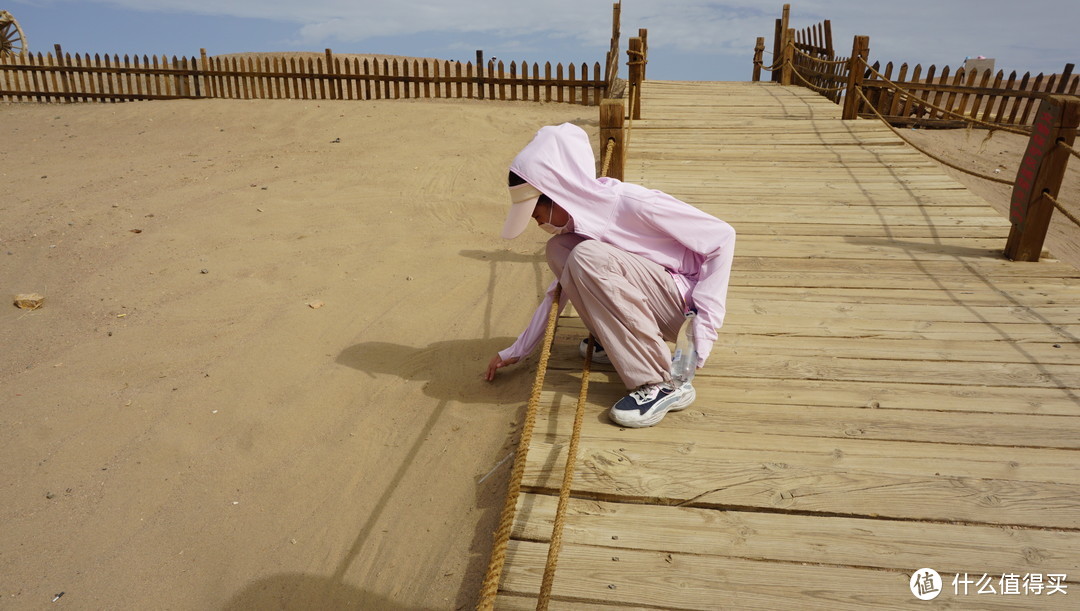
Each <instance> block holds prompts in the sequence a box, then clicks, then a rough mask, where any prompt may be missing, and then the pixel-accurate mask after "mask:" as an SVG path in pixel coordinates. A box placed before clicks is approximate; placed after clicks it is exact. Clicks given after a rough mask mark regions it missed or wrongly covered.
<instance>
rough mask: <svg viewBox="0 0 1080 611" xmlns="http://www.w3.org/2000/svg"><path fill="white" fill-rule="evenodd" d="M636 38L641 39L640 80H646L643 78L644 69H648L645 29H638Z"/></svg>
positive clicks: (646, 31) (647, 39)
mask: <svg viewBox="0 0 1080 611" xmlns="http://www.w3.org/2000/svg"><path fill="white" fill-rule="evenodd" d="M638 38H640V39H641V62H642V63H641V80H643V81H644V80H645V79H646V78H648V77H647V76H645V69H646V68H648V67H649V61H648V59H649V30H648V29H647V28H639V29H638Z"/></svg>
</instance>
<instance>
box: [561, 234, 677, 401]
mask: <svg viewBox="0 0 1080 611" xmlns="http://www.w3.org/2000/svg"><path fill="white" fill-rule="evenodd" d="M547 260H548V266H549V267H551V271H552V272H554V273H555V277H556V278H558V279H559V284H561V285H562V290H563V294H564V295H566V296H567V297H568V298H569V299H570V303H572V304H574V308H576V309H577V311H578V314H579V315H580V316H581V319H582V320H583V321H584V322H585V326H586V327H588V328H589V331H590V332H591V333H592V334H593V335H594V336H596V339H597V341H599V342H600V345H601V346H603V347H604V350H605V351H606V352H607V354H608V358H610V359H611V364H612V365H614V366H615V370H616V371H617V372H618V373H619V377H620V378H622V381H623V384H625V385H626V387H627V388H628V389H634V388H637V387H638V386H641V385H642V384H657V383H660V382H666V381H670V380H671V350H670V349H669V348H668V346H667V344H666V343H664V341H665V340H667V341H672V342H673V341H675V337H676V335H678V333H679V327H680V326H681V325H682V322H683V320H684V317H683V312H684V305H683V298H682V296H681V295H680V294H679V291H678V288H677V287H676V286H675V280H674V279H672V277H671V274H669V273H668V272H667V270H665V269H664V268H663V267H661V266H659V265H657V264H656V263H653V262H652V261H648V260H646V259H644V258H642V257H640V256H638V255H634V254H631V253H628V252H625V251H622V250H619V249H618V248H616V247H614V246H612V245H610V244H605V243H603V242H599V241H597V240H585V239H584V238H582V237H581V236H578V235H575V234H563V235H558V236H555V237H553V238H551V239H550V240H548V243H547Z"/></svg>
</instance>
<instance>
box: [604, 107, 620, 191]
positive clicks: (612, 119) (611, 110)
mask: <svg viewBox="0 0 1080 611" xmlns="http://www.w3.org/2000/svg"><path fill="white" fill-rule="evenodd" d="M625 116H626V108H625V107H624V106H623V101H622V100H614V99H604V100H601V102H600V163H601V164H603V162H604V157H605V155H606V153H607V145H608V141H612V140H613V141H614V142H613V143H612V146H614V147H615V150H614V152H613V153H612V155H611V164H610V165H609V166H608V170H607V174H605V176H610V177H611V178H617V179H618V180H622V179H623V176H624V169H625V167H626V149H625V148H624V145H623V143H624V142H625V138H624V136H625V134H624V132H623V121H624V117H625ZM601 169H603V167H602V166H601Z"/></svg>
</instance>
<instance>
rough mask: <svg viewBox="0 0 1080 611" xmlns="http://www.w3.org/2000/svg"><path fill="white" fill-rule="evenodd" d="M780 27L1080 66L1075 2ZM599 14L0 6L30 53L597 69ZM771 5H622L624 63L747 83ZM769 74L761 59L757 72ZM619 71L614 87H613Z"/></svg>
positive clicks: (806, 19) (994, 1)
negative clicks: (637, 59) (282, 56)
mask: <svg viewBox="0 0 1080 611" xmlns="http://www.w3.org/2000/svg"><path fill="white" fill-rule="evenodd" d="M791 5H792V9H791V10H792V24H793V26H794V27H797V28H804V27H807V26H810V25H812V24H814V23H817V22H819V21H821V20H823V19H830V20H831V21H832V29H833V36H834V41H835V46H836V47H837V49H838V51H839V52H840V53H841V54H843V55H848V54H850V48H851V41H852V37H853V36H854V35H856V34H861V35H867V36H869V37H870V54H871V60H881V61H882V63H884V62H886V61H890V60H891V61H895V62H897V63H900V62H905V61H906V62H909V63H922V64H924V66H926V65H928V64H930V63H936V64H937V65H938V66H939V67H940V66H941V65H943V64H949V65H951V66H953V67H956V66H958V65H959V64H960V63H962V62H963V60H964V58H965V57H967V56H971V57H974V56H977V55H984V56H987V57H993V58H995V59H996V60H997V67H998V68H1002V69H1005V70H1006V72H1008V71H1009V70H1017V71H1019V72H1021V73H1022V72H1025V71H1028V70H1030V71H1032V72H1047V73H1050V72H1060V71H1061V70H1062V68H1063V67H1064V65H1065V63H1067V62H1074V63H1076V62H1078V61H1080V36H1078V35H1077V32H1078V25H1077V24H1080V0H1028V2H1026V3H1020V2H1016V1H1015V0H983V1H971V0H948V1H947V0H904V1H903V2H896V1H893V0H889V1H881V0H832V1H807V2H792V3H791ZM611 6H612V2H611V1H609V0H531V1H528V2H522V1H520V0H456V1H453V2H449V1H447V0H441V1H437V0H419V1H418V0H391V1H386V0H380V1H377V2H374V1H368V0H304V2H286V1H284V0H7V1H6V2H4V3H3V4H0V8H3V9H6V10H8V11H9V12H11V13H12V14H13V15H15V17H16V19H18V20H19V23H20V25H22V27H23V29H24V30H25V32H26V36H27V39H28V40H29V43H30V48H31V51H34V52H37V51H41V52H48V51H52V49H53V44H54V43H59V44H60V45H62V47H63V49H64V51H65V52H67V53H77V52H78V53H83V52H91V53H101V54H105V53H108V54H119V55H121V56H122V55H124V54H132V55H152V54H157V55H170V56H171V55H177V56H181V55H187V56H194V55H198V53H199V48H200V47H205V48H206V49H207V52H208V53H209V54H211V55H214V54H222V53H240V52H251V51H322V50H323V49H326V48H328V47H329V48H331V49H333V50H334V51H336V52H341V53H379V54H391V55H414V56H423V57H436V58H440V59H450V60H455V59H456V60H460V61H469V60H473V59H475V56H476V50H477V49H483V50H484V52H485V56H486V57H492V56H497V57H498V58H499V59H504V60H506V61H507V62H508V63H509V61H510V60H516V61H522V60H525V61H528V62H538V63H540V64H541V65H542V64H543V62H545V61H551V62H552V63H556V62H562V63H569V62H573V63H576V64H580V63H581V62H588V63H589V64H590V65H591V64H592V63H593V62H597V61H602V59H603V56H604V53H605V52H606V50H607V45H608V40H609V38H610V36H611ZM782 6H783V2H774V1H771V0H770V1H764V0H729V1H719V0H717V1H714V0H625V1H624V2H623V5H622V14H623V19H622V31H623V47H622V48H623V49H624V50H625V48H626V42H625V41H626V39H627V38H628V37H629V36H631V35H636V33H637V30H638V28H648V30H649V49H650V57H649V66H648V73H647V75H648V78H650V79H660V80H736V81H739V80H749V79H750V74H751V68H752V66H751V56H752V51H753V46H754V40H755V38H756V37H758V36H765V37H766V39H767V41H768V42H767V45H768V46H769V49H770V50H771V44H772V43H771V41H772V34H773V28H774V21H775V19H776V18H777V17H779V16H780V10H781V7H782ZM766 60H767V61H769V60H770V58H768V57H767V58H766ZM623 61H624V66H623V67H622V68H621V69H620V74H621V75H623V76H625V74H626V69H625V54H624V56H623Z"/></svg>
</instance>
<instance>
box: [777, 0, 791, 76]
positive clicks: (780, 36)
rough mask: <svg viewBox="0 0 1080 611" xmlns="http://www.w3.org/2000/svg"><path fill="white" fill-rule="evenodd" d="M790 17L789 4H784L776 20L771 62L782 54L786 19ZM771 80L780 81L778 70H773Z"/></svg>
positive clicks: (786, 24) (786, 29) (786, 28)
mask: <svg viewBox="0 0 1080 611" xmlns="http://www.w3.org/2000/svg"><path fill="white" fill-rule="evenodd" d="M790 17H791V5H790V4H785V5H784V10H783V13H782V14H781V17H780V19H777V20H776V33H775V35H774V36H773V63H775V62H777V61H779V60H780V58H781V57H783V54H784V36H785V35H786V34H787V31H788V20H789V19H790ZM772 82H774V83H779V82H780V71H779V70H773V73H772Z"/></svg>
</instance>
